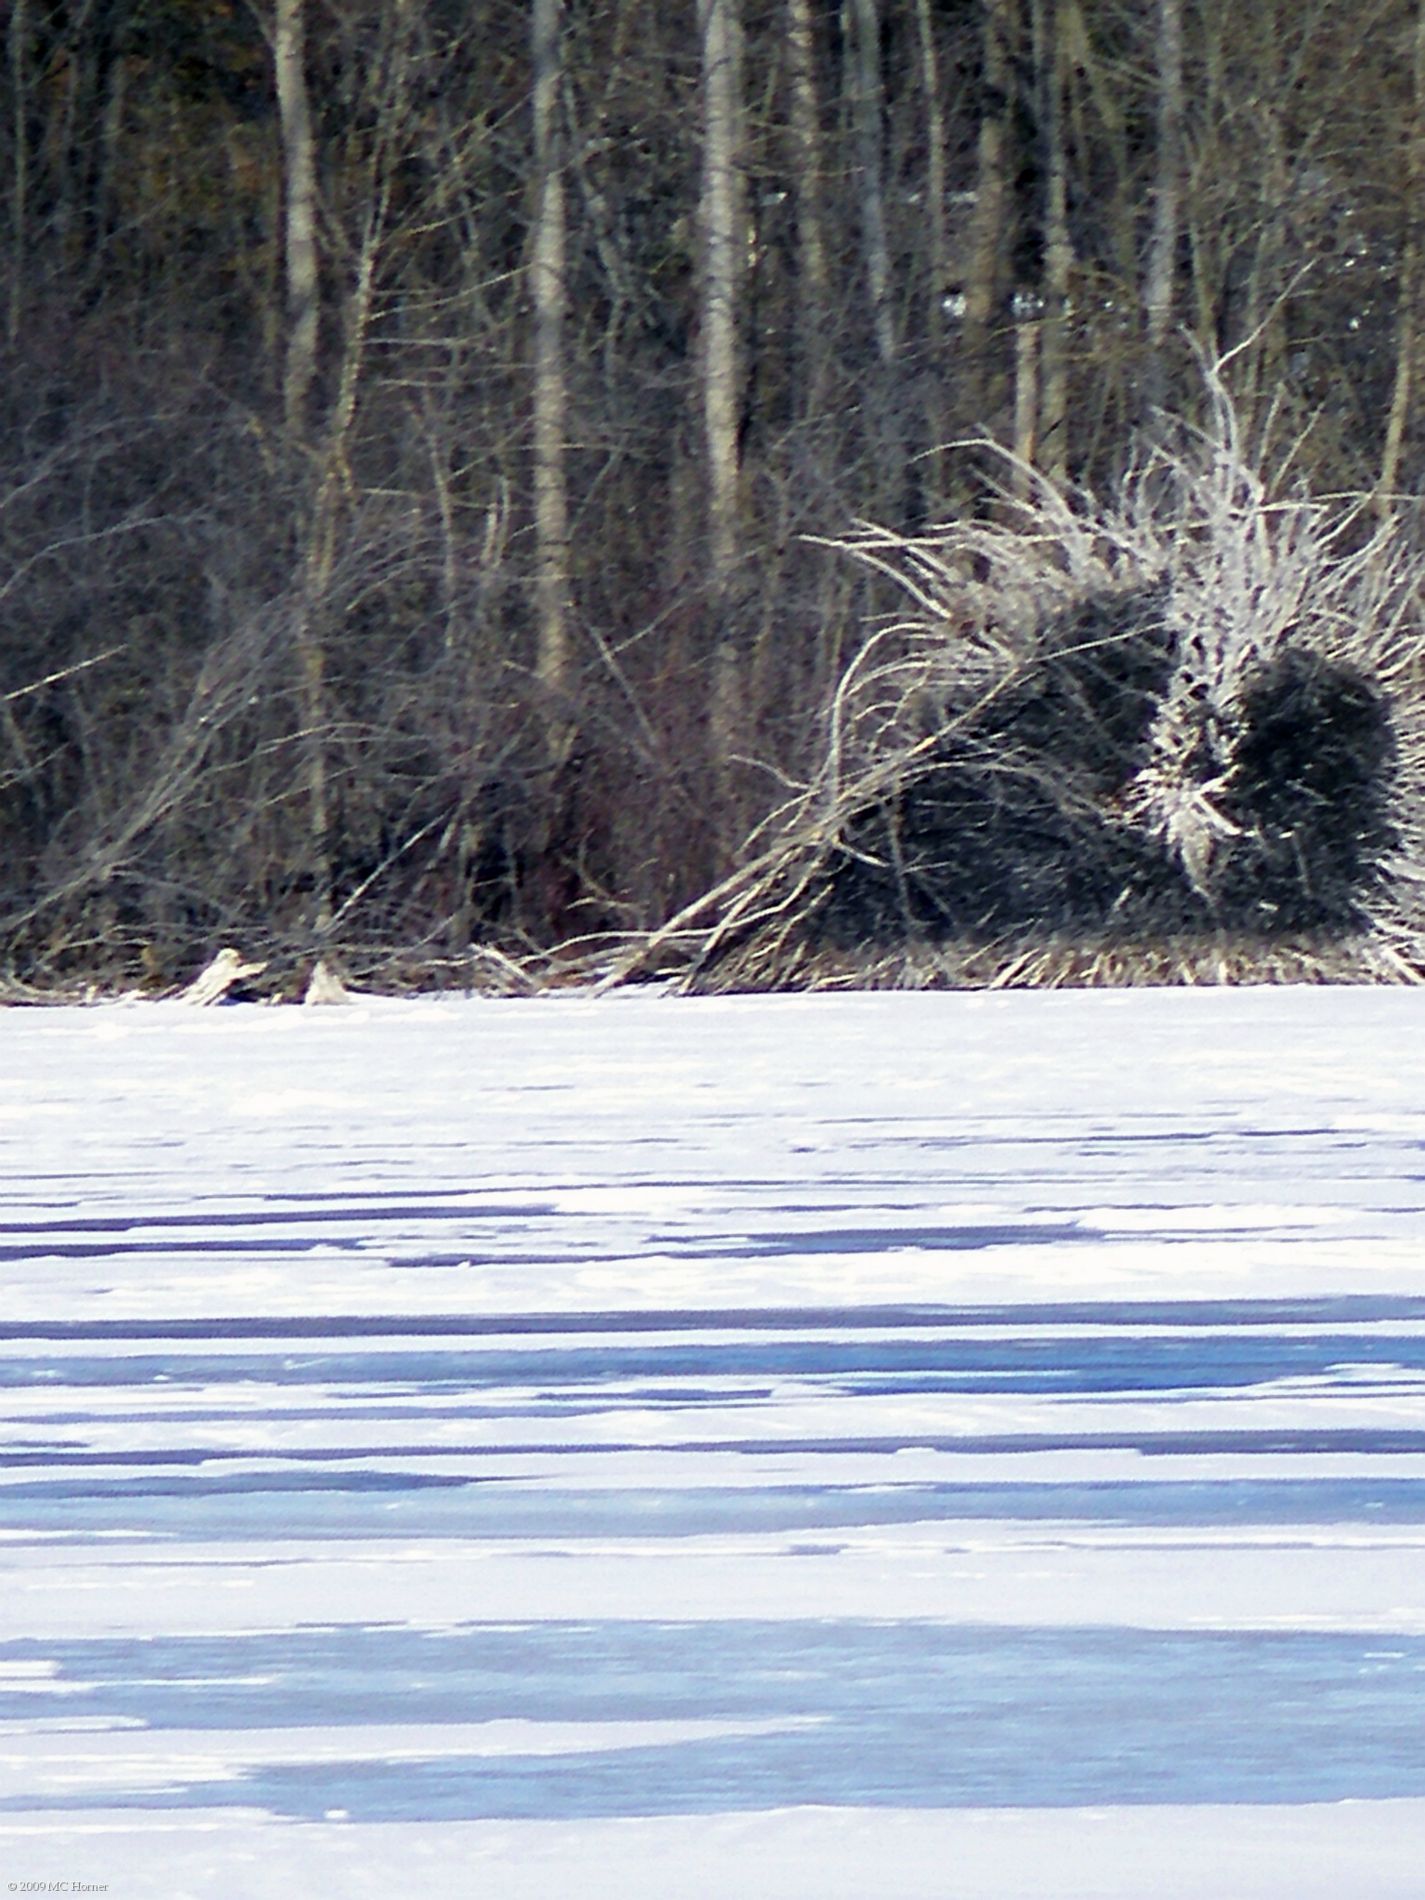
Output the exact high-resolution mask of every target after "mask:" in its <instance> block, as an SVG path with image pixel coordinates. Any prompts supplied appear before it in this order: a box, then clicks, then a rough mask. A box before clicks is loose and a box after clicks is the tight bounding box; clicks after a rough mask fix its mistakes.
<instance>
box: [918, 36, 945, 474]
mask: <svg viewBox="0 0 1425 1900" xmlns="http://www.w3.org/2000/svg"><path fill="white" fill-rule="evenodd" d="M915 20H916V27H917V29H918V31H919V35H920V91H921V98H922V100H923V102H924V112H925V199H926V204H925V210H926V251H927V260H926V269H927V273H928V294H927V296H926V300H925V318H924V321H925V341H926V345H927V348H928V351H929V356H930V364H931V376H930V379H929V383H930V386H931V387H932V388H933V389H936V390H938V389H939V387H940V384H941V381H942V378H943V376H944V373H945V367H946V365H945V361H944V352H945V340H946V323H945V297H946V293H947V291H948V289H949V286H950V232H949V224H948V219H947V195H946V194H947V192H948V190H949V167H948V161H947V159H946V143H945V109H944V106H943V104H942V102H941V98H940V61H939V57H938V55H937V51H936V45H935V19H934V15H933V13H932V11H931V0H916V4H915ZM927 406H928V407H929V410H930V413H929V415H928V416H927V418H926V420H927V423H928V426H929V429H930V438H931V446H930V452H929V454H928V456H927V457H926V477H927V486H928V487H929V488H930V489H931V491H932V492H933V493H934V494H935V495H936V496H937V497H939V496H940V495H941V494H942V493H943V490H944V469H943V463H944V453H943V449H942V447H941V443H942V441H943V438H944V437H945V436H946V435H947V434H948V433H949V431H948V429H947V427H946V422H947V418H946V417H945V415H944V413H943V405H942V404H941V403H939V402H936V401H934V399H933V398H932V400H931V402H930V403H929V404H928V405H927Z"/></svg>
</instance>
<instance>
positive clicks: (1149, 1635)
mask: <svg viewBox="0 0 1425 1900" xmlns="http://www.w3.org/2000/svg"><path fill="white" fill-rule="evenodd" d="M0 1038H3V1042H0V1051H3V1054H0V1288H3V1292H4V1299H3V1306H0V1564H3V1566H4V1571H5V1587H4V1592H3V1596H0V1881H3V1882H4V1883H5V1884H6V1886H9V1885H10V1883H11V1882H13V1883H15V1890H16V1891H19V1890H21V1889H22V1888H23V1886H24V1883H27V1882H32V1881H34V1882H65V1881H67V1882H70V1883H71V1886H72V1890H74V1891H78V1890H80V1888H79V1885H78V1883H81V1882H82V1883H86V1884H88V1885H92V1886H95V1887H103V1888H104V1889H106V1890H107V1891H108V1892H109V1893H112V1894H115V1895H125V1896H139V1897H141V1900H146V1897H147V1896H153V1897H154V1900H159V1897H160V1896H161V1897H162V1900H169V1897H170V1896H179V1895H185V1894H190V1893H191V1894H195V1895H205V1896H208V1895H211V1896H229V1895H231V1896H235V1897H240V1900H246V1897H247V1896H267V1895H277V1894H283V1895H290V1894H291V1893H293V1892H294V1891H302V1892H308V1891H310V1892H316V1891H330V1892H333V1893H340V1894H342V1895H372V1896H374V1895H386V1894H392V1893H396V1892H402V1893H405V1892H420V1893H422V1894H427V1895H439V1894H450V1895H468V1894H479V1895H481V1896H489V1897H490V1900H524V1897H525V1896H545V1895H548V1896H555V1895H559V1896H563V1895H566V1894H577V1895H579V1896H580V1900H584V1897H585V1896H594V1895H602V1894H610V1895H613V1894H618V1895H620V1896H625V1895H627V1896H632V1900H638V1896H641V1895H649V1896H655V1895H656V1896H665V1895H666V1896H673V1895H677V1896H678V1897H679V1900H698V1896H703V1895H708V1896H711V1895H723V1894H726V1895H729V1896H731V1895H737V1896H748V1897H749V1900H759V1897H760V1896H763V1895H765V1896H769V1897H770V1896H772V1895H774V1894H775V1895H777V1896H778V1897H779V1900H781V1897H782V1896H793V1897H794V1900H795V1896H805V1900H813V1897H815V1900H835V1897H836V1896H841V1895H845V1896H848V1900H849V1897H850V1896H855V1897H856V1900H911V1897H912V1896H920V1895H925V1896H931V1895H934V1896H936V1897H937V1900H948V1897H951V1896H953V1897H954V1900H979V1897H980V1896H987V1897H988V1896H993V1897H994V1900H1009V1897H1010V1896H1015V1895H1021V1894H1022V1895H1026V1896H1027V1895H1030V1894H1033V1895H1044V1896H1050V1895H1052V1896H1054V1897H1055V1900H1074V1897H1076V1896H1084V1900H1087V1896H1090V1895H1096V1896H1109V1895H1113V1896H1122V1897H1123V1900H1127V1897H1128V1896H1130V1895H1132V1896H1135V1897H1136V1896H1139V1895H1141V1894H1143V1893H1146V1892H1149V1891H1151V1892H1153V1893H1155V1894H1162V1895H1179V1894H1180V1895H1184V1896H1186V1895H1192V1896H1199V1897H1200V1900H1209V1896H1210V1897H1211V1900H1257V1897H1258V1896H1272V1897H1273V1900H1278V1897H1279V1900H1287V1897H1288V1896H1290V1900H1306V1897H1308V1896H1312V1895H1317V1894H1320V1895H1323V1896H1324V1895H1326V1894H1330V1895H1332V1896H1336V1895H1339V1894H1341V1893H1343V1892H1350V1893H1351V1894H1353V1895H1359V1896H1363V1897H1364V1900H1371V1897H1372V1896H1396V1895H1400V1896H1404V1895H1411V1896H1415V1897H1416V1900H1418V1896H1419V1895H1420V1894H1421V1892H1422V1891H1425V1875H1422V1873H1421V1871H1420V1870H1421V1868H1422V1866H1425V1719H1422V1718H1425V1562H1422V1557H1425V1065H1422V1062H1421V1049H1422V1044H1425V998H1422V997H1421V996H1420V995H1419V994H1417V993H1413V992H1410V991H1404V990H1401V991H1387V990H1332V989H1310V988H1302V989H1279V990H1214V991H1175V992H1154V991H1143V992H1121V993H1097V994H1082V993H1080V994H1070V993H1053V994H1022V993H1021V994H1013V995H1007V994H1006V995H982V996H971V995H960V996H945V995H922V996H913V995H874V996H840V997H832V996H807V997H781V998H722V999H705V1000H698V1001H689V1000H675V999H672V998H669V997H667V996H663V995H659V994H655V993H651V992H643V993H632V994H622V995H615V996H611V997H608V998H604V999H600V1000H594V999H591V998H587V997H578V996H563V997H557V998H542V999H539V1000H533V1001H521V1002H507V1001H499V1002H496V1001H479V1000H448V1001H441V1000H425V1001H419V1002H395V1001H392V1002H370V1003H363V1004H360V1005H357V1006H353V1007H349V1008H344V1009H340V1010H300V1009H265V1008H256V1007H244V1006H236V1007H223V1008H218V1009H214V1010H209V1011H193V1010H190V1009H184V1008H181V1007H176V1006H168V1005H132V1006H122V1005H111V1006H102V1007H96V1008H89V1009H60V1010H52V1011H9V1012H6V1013H5V1014H4V1016H3V1017H0Z"/></svg>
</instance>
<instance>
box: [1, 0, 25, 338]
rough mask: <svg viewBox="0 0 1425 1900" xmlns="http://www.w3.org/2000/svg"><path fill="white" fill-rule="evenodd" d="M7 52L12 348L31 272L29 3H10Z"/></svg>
mask: <svg viewBox="0 0 1425 1900" xmlns="http://www.w3.org/2000/svg"><path fill="white" fill-rule="evenodd" d="M11 3H12V7H13V11H12V12H11V14H10V31H9V34H8V36H7V51H8V54H9V61H10V113H11V118H10V136H11V141H12V144H13V148H14V149H13V150H12V152H11V154H10V295H9V299H8V303H7V306H6V312H5V319H6V330H7V333H8V335H9V338H10V341H11V343H12V344H13V343H14V342H15V341H16V340H17V338H18V337H19V334H20V326H21V324H22V322H23V321H24V310H25V279H26V276H27V274H28V269H29V257H28V249H29V217H30V211H29V181H30V127H29V116H30V86H29V69H30V52H29V45H28V40H29V31H30V18H29V0H11Z"/></svg>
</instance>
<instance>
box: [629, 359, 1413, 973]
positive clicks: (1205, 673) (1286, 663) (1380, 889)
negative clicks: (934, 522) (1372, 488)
mask: <svg viewBox="0 0 1425 1900" xmlns="http://www.w3.org/2000/svg"><path fill="white" fill-rule="evenodd" d="M1012 473H1013V477H1014V481H1015V484H1016V487H1017V490H1018V493H1017V498H1009V497H1007V498H1006V502H1005V506H1004V507H1003V509H1002V510H1001V511H1000V515H999V518H998V519H996V520H994V521H991V522H976V523H969V524H956V525H953V526H950V527H948V528H945V529H943V530H940V531H938V532H936V533H934V534H932V535H930V536H927V537H923V538H915V539H911V538H907V537H903V536H899V535H895V534H891V533H888V532H885V531H882V530H877V529H875V528H871V527H865V528H862V529H860V530H858V531H857V533H855V534H854V535H853V536H851V537H849V538H848V539H846V540H845V541H843V542H840V543H838V544H837V545H838V546H839V547H840V549H841V550H842V551H843V552H844V553H845V554H846V555H848V556H850V557H851V558H853V559H855V560H857V561H859V562H862V563H863V564H865V565H867V566H869V567H871V568H873V569H875V570H877V571H878V572H879V573H880V574H881V575H882V576H884V577H886V578H887V579H888V580H889V581H890V582H891V583H893V585H894V587H895V589H896V590H897V594H898V597H899V599H900V602H901V603H902V606H903V607H904V608H905V610H906V611H904V612H902V613H899V614H896V615H894V616H890V617H888V618H887V620H886V621H885V622H884V623H883V624H882V625H881V626H880V628H879V629H878V630H877V631H876V632H875V633H874V634H873V636H872V637H871V638H870V640H869V641H868V643H867V645H866V647H865V648H864V649H863V651H862V653H861V654H860V656H859V657H858V659H857V660H856V662H855V663H854V664H853V666H852V667H851V668H850V670H849V671H848V673H847V675H846V677H845V678H844V679H843V681H842V682H841V686H840V690H839V691H838V693H837V695H836V699H835V703H834V705H833V706H832V707H831V708H830V710H829V718H828V727H827V741H826V752H825V759H824V762H823V764H822V767H821V770H820V772H819V774H818V776H817V778H816V780H815V782H814V783H813V784H811V785H810V786H808V787H807V788H806V790H805V792H804V793H803V794H802V795H801V796H800V797H799V798H798V799H796V800H795V801H793V803H792V804H791V805H789V806H788V807H786V808H785V809H784V810H783V811H782V812H781V813H779V814H778V816H777V818H776V819H775V820H774V821H773V822H772V824H771V825H770V826H769V827H767V828H766V829H765V830H764V833H763V835H762V837H761V839H759V840H758V841H757V849H756V855H755V856H754V857H753V858H752V859H751V860H750V861H749V862H748V863H747V864H746V865H745V866H744V867H743V868H742V869H741V870H740V871H739V872H738V873H737V875H736V876H735V877H733V878H731V879H730V880H728V882H727V883H726V884H724V885H723V886H722V887H720V889H719V890H717V891H715V892H712V893H710V894H709V895H708V896H707V897H706V898H704V899H703V900H701V902H700V903H699V904H696V905H694V906H691V907H690V908H689V910H687V911H685V912H684V913H682V914H681V915H680V916H679V917H678V918H675V919H674V920H673V921H672V923H671V924H670V925H669V926H668V927H667V929H666V930H664V931H662V932H659V933H657V935H656V936H655V937H654V938H652V939H650V940H648V941H647V942H646V943H645V944H643V945H641V946H640V948H639V949H638V951H636V952H635V953H634V954H633V955H632V956H631V957H629V958H626V959H625V961H624V964H623V966H622V967H621V969H620V971H619V975H620V976H621V977H626V976H630V975H636V974H640V973H646V972H647V971H649V970H652V969H661V970H662V971H663V972H664V973H670V972H671V973H673V974H674V975H675V977H676V979H677V980H678V981H679V982H680V984H681V986H682V987H685V988H689V989H700V990H724V989H776V988H802V987H814V986H819V987H829V986H848V987H850V986H856V987H863V986H866V985H883V986H885V985H897V986H900V985H913V986H923V985H934V984H941V985H954V986H961V985H977V984H988V985H995V984H1009V983H1015V984H1028V983H1038V984H1050V983H1113V982H1160V983H1161V982H1203V981H1250V980H1273V979H1279V980H1281V979H1315V980H1331V979H1334V980H1364V981H1418V980H1421V979H1422V977H1425V667H1422V654H1425V643H1422V625H1423V624H1425V622H1422V598H1421V580H1422V574H1421V566H1420V562H1419V560H1418V558H1417V557H1416V556H1415V555H1414V554H1413V553H1412V552H1411V551H1410V550H1409V548H1408V547H1407V545H1406V543H1405V542H1404V540H1403V538H1402V537H1401V536H1400V535H1399V534H1398V533H1397V532H1396V531H1395V530H1394V529H1392V528H1390V527H1381V526H1376V527H1374V528H1372V527H1370V526H1369V525H1368V521H1367V517H1366V515H1365V513H1364V510H1363V509H1362V508H1360V507H1357V508H1355V509H1354V510H1353V509H1352V508H1350V507H1348V506H1340V507H1333V506H1329V505H1326V504H1322V503H1317V502H1314V501H1311V500H1309V499H1306V498H1302V497H1294V498H1293V497H1287V498H1278V497H1276V496H1274V495H1273V493H1272V492H1271V490H1270V489H1269V486H1268V484H1267V483H1266V481H1265V480H1264V479H1263V478H1262V477H1261V476H1260V475H1259V474H1258V473H1257V472H1256V471H1255V469H1254V468H1253V467H1252V466H1251V464H1250V463H1249V461H1248V460H1247V459H1246V457H1245V456H1244V454H1243V452H1242V449H1241V445H1240V443H1239V441H1238V437H1237V430H1236V424H1235V420H1234V418H1233V415H1232V412H1231V409H1230V406H1229V405H1228V403H1227V402H1226V400H1225V398H1220V397H1219V398H1218V400H1217V407H1216V416H1215V422H1214V426H1213V428H1212V430H1211V431H1210V432H1209V433H1208V434H1206V435H1204V436H1200V437H1195V438H1193V439H1191V440H1187V441H1186V442H1184V443H1181V444H1179V445H1178V446H1177V447H1176V448H1174V449H1159V450H1157V451H1156V452H1154V453H1153V454H1151V455H1150V456H1147V457H1146V458H1145V459H1144V460H1143V462H1142V463H1141V464H1140V466H1139V467H1138V469H1137V471H1136V472H1135V473H1134V474H1133V475H1132V476H1131V477H1130V479H1129V480H1128V481H1127V483H1126V484H1125V486H1124V488H1123V491H1122V493H1121V495H1120V498H1119V500H1118V503H1117V504H1116V506H1114V507H1111V508H1105V507H1103V506H1099V505H1095V504H1094V503H1093V502H1092V500H1091V498H1089V497H1086V496H1083V495H1078V494H1066V493H1063V492H1061V491H1060V490H1059V489H1057V488H1055V487H1054V486H1052V485H1051V484H1048V483H1047V482H1045V481H1043V480H1042V479H1041V478H1039V477H1037V476H1035V475H1033V474H1032V472H1030V471H1027V470H1020V469H1015V470H1013V471H1012Z"/></svg>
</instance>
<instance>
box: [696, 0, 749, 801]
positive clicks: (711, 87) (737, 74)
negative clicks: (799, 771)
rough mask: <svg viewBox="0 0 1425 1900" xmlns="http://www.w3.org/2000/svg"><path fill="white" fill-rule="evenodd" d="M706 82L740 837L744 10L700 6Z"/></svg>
mask: <svg viewBox="0 0 1425 1900" xmlns="http://www.w3.org/2000/svg"><path fill="white" fill-rule="evenodd" d="M698 15H699V19H698V24H699V28H700V32H701V40H702V75H703V183H702V232H703V273H702V327H703V355H702V379H703V429H704V438H705V443H706V450H707V484H708V555H709V567H710V575H709V578H710V582H711V590H710V591H711V595H712V601H713V613H714V619H715V631H714V636H713V637H714V642H715V645H714V651H713V668H712V685H711V699H710V705H709V713H708V726H709V737H710V740H711V744H712V748H713V754H714V758H713V767H714V772H715V774H716V776H717V778H718V781H719V786H720V793H721V800H722V805H723V807H724V820H725V829H726V830H727V831H735V830H736V829H737V828H738V820H737V815H736V794H735V783H736V772H735V769H734V766H733V758H734V755H735V753H736V752H737V751H738V749H739V739H740V735H741V733H742V730H743V725H744V722H745V703H746V694H745V690H744V682H743V674H744V665H745V659H746V656H745V655H744V654H743V653H742V651H741V647H740V642H739V638H738V628H737V624H736V613H737V602H736V599H735V590H734V580H735V578H736V575H737V569H738V563H739V560H740V557H741V553H742V522H741V495H740V490H741V483H742V469H741V449H740V445H739V440H738V421H739V416H740V412H741V378H740V368H739V362H738V349H737V315H738V290H739V282H740V277H741V271H740V265H741V262H742V256H741V252H742V249H743V247H742V246H740V245H739V243H738V236H739V224H740V222H741V221H740V219H739V216H738V212H739V198H740V192H739V187H738V177H737V161H738V152H739V146H740V143H741V123H740V121H741V105H742V99H741V93H742V88H741V70H740V68H741V61H740V57H739V54H740V46H739V36H740V31H741V25H740V21H739V19H738V13H737V0H698Z"/></svg>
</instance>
